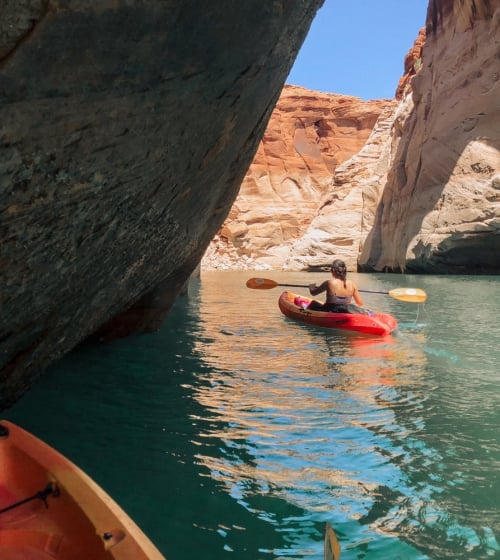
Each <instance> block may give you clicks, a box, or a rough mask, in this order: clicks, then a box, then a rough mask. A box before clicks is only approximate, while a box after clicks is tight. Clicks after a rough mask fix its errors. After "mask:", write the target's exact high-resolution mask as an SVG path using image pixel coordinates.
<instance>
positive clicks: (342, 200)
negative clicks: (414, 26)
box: [203, 0, 500, 273]
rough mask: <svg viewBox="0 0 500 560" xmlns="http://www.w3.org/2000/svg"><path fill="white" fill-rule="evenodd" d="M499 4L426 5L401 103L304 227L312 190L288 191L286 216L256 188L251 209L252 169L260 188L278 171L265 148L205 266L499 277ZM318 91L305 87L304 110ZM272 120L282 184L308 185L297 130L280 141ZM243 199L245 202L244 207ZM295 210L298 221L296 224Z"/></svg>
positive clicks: (340, 173)
mask: <svg viewBox="0 0 500 560" xmlns="http://www.w3.org/2000/svg"><path fill="white" fill-rule="evenodd" d="M499 4H500V0H494V1H481V0H455V1H453V0H441V1H433V2H431V3H430V6H429V9H428V15H427V23H426V28H425V29H422V30H421V31H420V33H419V34H418V37H417V39H416V41H415V44H414V46H413V47H412V49H410V51H409V53H408V54H407V56H406V58H405V62H404V68H405V72H404V75H403V77H402V78H401V81H400V83H399V85H398V89H397V92H396V97H397V100H398V102H396V101H394V102H392V103H386V104H385V105H384V107H385V108H384V110H383V111H382V113H381V115H380V118H379V120H378V121H377V123H376V125H375V127H374V128H373V131H372V134H371V136H370V138H369V139H368V141H367V143H366V145H365V146H364V147H363V148H362V149H361V151H360V152H359V153H357V154H355V155H354V156H353V157H352V158H351V159H349V160H348V161H345V162H344V163H342V161H341V159H340V158H337V162H336V163H338V164H339V165H338V166H336V168H335V170H334V174H333V178H332V181H331V183H330V184H329V185H328V186H327V187H326V189H325V188H324V187H323V186H322V190H321V195H320V196H318V197H317V198H316V199H315V200H316V201H317V203H318V206H317V213H316V215H315V216H313V218H312V219H311V221H310V223H309V225H308V226H307V227H305V225H306V224H305V222H306V220H307V219H308V217H309V216H310V213H309V214H307V213H306V212H305V211H304V209H307V210H311V211H312V210H313V206H311V205H310V203H311V199H310V192H311V191H310V190H308V189H307V188H302V189H295V190H294V194H293V195H291V194H290V193H287V197H289V199H290V200H291V201H293V202H292V203H291V206H292V209H291V211H290V209H289V208H288V207H286V210H285V211H283V202H282V201H279V203H276V204H275V205H274V207H273V204H272V199H271V197H268V201H269V202H268V203H267V204H266V203H265V202H264V201H265V198H264V197H263V196H261V197H260V199H259V198H257V196H256V195H257V194H259V193H258V192H257V189H254V190H253V191H252V192H251V193H250V195H252V196H254V204H253V205H252V204H251V197H250V196H249V194H248V187H247V183H248V182H249V181H250V180H251V177H252V176H253V174H254V172H255V173H258V177H259V181H260V183H261V184H265V183H266V182H267V181H271V182H272V181H273V173H274V171H275V169H276V166H270V165H268V166H267V168H266V162H265V161H263V156H265V155H266V154H265V152H264V151H263V150H262V149H259V154H260V155H259V156H258V159H256V160H255V161H254V163H253V164H252V167H251V168H250V171H249V173H248V174H247V176H246V177H245V182H244V183H243V186H242V190H241V194H240V196H239V197H238V199H237V201H236V204H235V206H234V207H233V209H232V211H231V214H230V219H229V220H228V221H227V222H226V225H227V226H228V227H227V229H226V230H222V231H221V232H220V235H219V237H217V238H216V239H215V241H214V243H213V244H212V246H211V247H210V249H209V253H208V255H207V257H208V258H207V257H206V258H205V259H204V261H203V263H204V264H205V265H208V266H219V267H226V266H231V267H239V268H241V267H245V266H246V267H248V268H262V267H270V268H286V269H299V270H300V269H310V268H316V267H321V266H326V265H327V264H328V263H329V262H330V261H331V259H332V255H335V256H338V257H341V258H344V259H345V260H346V262H347V264H348V266H349V268H350V269H351V270H356V269H359V270H367V271H368V270H376V271H382V270H390V271H404V270H406V271H412V272H428V273H429V272H430V273H432V272H438V273H439V272H440V273H475V272H482V273H499V272H500V261H499V259H498V256H497V255H498V252H499V250H500V205H499V201H500V193H499V189H500V155H499V154H500V152H499V150H500V86H499V83H500V81H499V79H498V77H499V73H500V63H499V59H498V53H499V52H500V28H499V22H500V7H499ZM312 95H313V94H312V93H310V92H307V94H305V95H304V97H305V99H304V100H303V101H302V103H303V104H304V105H305V104H307V103H308V100H309V98H311V96H312ZM280 102H281V100H280ZM273 123H274V115H273V119H272V120H271V122H270V125H269V128H271V129H273V131H274V133H275V134H273V138H274V142H275V145H279V142H280V141H281V142H282V143H286V144H287V145H286V147H283V146H281V147H280V153H281V155H282V157H283V159H284V160H285V161H284V163H283V164H282V165H283V167H284V168H286V169H287V170H288V171H289V174H288V175H287V182H288V184H293V182H294V181H296V183H297V184H299V185H301V184H302V183H303V182H304V173H303V171H302V170H301V169H300V168H299V169H297V168H296V164H294V163H293V162H294V161H295V160H296V154H295V152H294V151H293V142H292V139H291V138H290V134H289V133H284V134H282V135H281V136H279V132H278V134H276V130H278V131H279V127H277V126H276V125H274V124H273ZM283 128H285V127H283ZM285 130H286V129H285ZM332 148H333V151H329V150H331V149H332ZM335 148H336V147H335V146H333V147H332V146H331V145H329V146H325V149H324V151H323V152H322V156H323V158H325V157H327V156H328V155H335V154H336V152H335ZM275 152H276V150H275ZM270 159H272V160H273V161H274V159H275V153H273V152H271V158H270ZM289 161H290V163H289ZM254 166H255V168H254ZM266 169H267V171H266V173H267V176H266V173H265V172H264V170H266ZM315 173H317V171H316V170H315ZM282 176H284V174H283V173H281V172H280V173H278V174H277V181H276V182H279V181H280V180H281V177H282ZM319 176H321V177H324V174H320V175H319ZM305 184H306V185H307V186H308V185H310V184H313V180H309V181H308V182H307V183H305ZM316 192H317V193H318V194H319V189H318V190H317V191H316ZM301 195H302V196H301ZM240 201H241V203H242V204H243V202H246V204H247V205H246V207H245V208H244V211H242V205H241V206H240ZM293 205H295V209H294V208H293ZM299 215H300V216H301V217H303V221H302V222H300V224H298V223H297V222H293V219H294V218H296V217H297V216H299ZM247 216H249V217H250V219H249V220H248V221H247ZM280 224H284V225H285V226H286V233H287V234H288V236H286V235H283V233H282V232H281V231H280ZM263 240H264V242H265V243H263ZM264 253H265V255H266V257H263V256H262V255H263V254H264Z"/></svg>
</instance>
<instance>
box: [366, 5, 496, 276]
mask: <svg viewBox="0 0 500 560" xmlns="http://www.w3.org/2000/svg"><path fill="white" fill-rule="evenodd" d="M426 31H427V33H426V35H427V36H426V40H425V44H424V46H423V50H422V64H421V68H420V70H419V71H418V72H417V73H416V75H415V76H414V77H413V78H412V80H411V82H410V89H409V91H408V92H407V94H406V96H405V97H404V99H403V100H402V102H401V105H400V106H399V107H398V108H397V111H396V114H395V119H394V124H393V126H392V128H391V135H390V139H389V142H390V153H389V161H390V167H389V171H388V174H387V180H386V183H385V185H384V191H383V196H382V198H381V201H380V203H379V204H378V205H377V207H376V212H375V217H374V221H373V226H371V228H370V232H369V234H368V236H367V239H366V241H365V243H364V246H363V247H362V249H361V251H360V256H359V265H360V267H361V269H363V270H407V271H413V272H427V273H429V272H431V273H432V272H436V273H475V272H482V273H499V272H500V260H499V259H498V252H499V250H500V81H499V73H500V63H499V53H500V0H493V1H489V0H488V1H487V0H460V1H459V0H456V1H455V2H453V1H452V0H447V1H442V2H432V3H431V4H430V6H429V10H428V15H427V25H426Z"/></svg>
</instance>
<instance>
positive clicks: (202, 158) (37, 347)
mask: <svg viewBox="0 0 500 560" xmlns="http://www.w3.org/2000/svg"><path fill="white" fill-rule="evenodd" d="M321 4H322V0H312V1H311V0H307V1H306V0H298V1H294V2H289V1H288V0H268V1H266V2H262V1H261V0H246V1H245V2H233V1H224V0H214V1H211V2H205V3H202V2H199V1H198V0H196V1H195V0H183V1H180V0H163V1H160V0H146V1H141V2H139V1H131V2H130V1H127V2H125V1H116V0H100V1H99V2H91V1H89V0H65V1H64V2H63V1H55V0H54V1H52V0H44V1H42V0H38V1H37V0H21V1H19V0H7V1H4V2H2V7H1V17H0V58H1V65H0V246H1V254H0V275H1V283H0V288H1V291H0V306H1V312H0V408H4V407H6V406H8V405H9V404H10V403H12V402H13V401H14V400H15V399H16V398H18V397H19V396H20V395H21V394H22V393H23V391H25V390H26V389H27V387H28V386H29V384H30V381H31V379H32V377H33V376H34V375H36V374H37V373H38V372H39V371H40V370H41V369H42V368H43V367H44V366H46V365H48V364H50V363H51V362H53V361H54V360H56V359H57V358H59V357H60V356H62V355H63V354H65V353H66V352H68V351H69V350H70V349H72V348H73V347H74V346H75V345H76V344H78V343H79V342H80V341H82V340H83V339H85V338H86V337H87V336H89V335H91V334H92V333H95V332H96V331H97V330H98V329H99V328H100V327H101V326H102V325H103V324H104V323H106V322H108V321H110V320H112V319H113V318H115V320H114V321H112V322H111V323H108V324H107V327H106V329H105V330H104V331H102V336H110V335H116V333H117V329H118V330H119V331H120V333H121V334H126V333H129V332H132V331H133V330H136V329H145V330H147V329H149V328H154V327H155V326H157V325H158V324H159V323H160V322H161V320H162V318H163V317H164V316H165V314H166V313H167V312H168V310H169V308H170V306H171V305H172V302H173V301H174V300H175V297H176V295H177V293H178V292H179V290H180V289H181V288H182V286H183V285H184V283H185V281H186V279H187V278H188V277H189V275H190V274H191V272H192V271H193V270H194V269H195V268H196V266H197V265H198V264H199V261H200V259H201V257H202V255H203V253H204V251H205V249H206V247H207V245H208V243H209V242H210V240H211V239H212V238H213V236H214V234H215V233H216V231H217V230H218V228H219V227H220V225H221V223H222V222H223V220H224V219H225V217H226V216H227V213H228V211H229V209H230V208H231V205H232V203H233V201H234V198H235V197H236V194H237V192H238V189H239V186H240V184H241V182H242V180H243V177H244V175H245V172H246V170H247V169H248V166H249V164H250V162H251V161H252V158H253V156H254V154H255V151H256V149H257V146H258V144H259V141H260V139H261V137H262V134H263V133H264V130H265V128H266V125H267V122H268V119H269V117H270V115H271V112H272V109H273V107H274V105H275V103H276V101H277V99H278V97H279V94H280V91H281V89H282V86H283V82H284V80H285V78H286V76H287V75H288V72H289V69H290V67H291V65H292V62H293V60H294V59H295V56H296V53H297V51H298V49H299V47H300V45H301V43H302V41H303V39H304V37H305V35H306V33H307V31H308V28H309V25H310V23H311V21H312V18H313V17H314V15H315V12H316V10H317V9H318V7H319V6H320V5H321ZM134 304H136V306H135V307H133V308H132V309H131V310H130V313H128V314H127V315H126V316H124V315H119V314H120V313H121V312H123V311H125V310H127V309H130V308H131V306H133V305H134ZM117 317H118V318H117Z"/></svg>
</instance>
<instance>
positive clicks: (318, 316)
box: [278, 292, 398, 336]
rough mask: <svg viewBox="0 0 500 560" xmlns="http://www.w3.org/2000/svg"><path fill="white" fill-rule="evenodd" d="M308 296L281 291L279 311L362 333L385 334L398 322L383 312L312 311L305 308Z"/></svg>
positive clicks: (315, 323)
mask: <svg viewBox="0 0 500 560" xmlns="http://www.w3.org/2000/svg"><path fill="white" fill-rule="evenodd" d="M310 302H311V299H310V298H307V297H304V296H298V295H297V294H292V293H291V292H283V293H282V294H281V295H280V298H279V301H278V304H279V307H280V309H281V312H282V313H283V314H284V315H286V316H287V317H289V318H290V319H294V320H295V321H299V322H301V323H306V324H308V325H315V326H317V327H326V328H328V329H341V330H345V331H354V332H358V333H362V334H371V335H376V336H386V335H388V334H390V333H391V332H392V331H393V330H394V329H396V328H397V326H398V322H397V320H396V319H395V318H394V317H393V316H392V315H388V314H384V313H373V314H369V315H368V314H362V313H334V312H332V311H313V310H311V309H307V305H308V304H309V303H310Z"/></svg>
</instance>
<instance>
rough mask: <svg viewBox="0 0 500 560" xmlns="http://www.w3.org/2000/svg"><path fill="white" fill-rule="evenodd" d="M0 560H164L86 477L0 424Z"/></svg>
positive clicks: (23, 433) (24, 434)
mask: <svg viewBox="0 0 500 560" xmlns="http://www.w3.org/2000/svg"><path fill="white" fill-rule="evenodd" d="M0 558H6V559H7V558H8V559H9V560H18V559H19V560H50V559H58V560H70V559H71V560H89V559H92V560H101V559H106V560H146V559H147V560H162V559H163V560H164V558H165V557H164V556H163V555H162V554H161V553H160V552H159V550H158V549H157V548H156V547H155V546H154V545H153V543H152V542H151V541H150V540H149V539H148V537H147V536H146V535H145V534H144V533H143V532H142V531H141V529H140V528H139V527H138V526H137V525H136V524H135V523H134V522H133V521H132V520H131V519H130V518H129V517H128V515H127V514H126V513H125V512H124V511H123V510H122V509H121V508H120V507H119V506H118V504H116V502H114V501H113V499H112V498H111V497H110V496H109V495H108V494H106V492H105V491H104V490H103V489H102V488H101V487H99V486H98V485H97V484H96V483H95V482H94V481H93V480H92V479H91V478H90V477H88V476H87V475H86V474H85V473H84V472H83V471H82V470H80V469H79V468H78V467H77V466H76V465H74V464H73V463H72V462H71V461H69V460H68V459H66V458H65V457H64V456H63V455H61V454H60V453H59V452H57V451H56V450H55V449H53V448H52V447H50V446H49V445H47V444H45V443H44V442H42V441H41V440H40V439H38V438H36V437H35V436H33V435H32V434H30V433H28V432H26V431H25V430H23V429H21V428H20V427H18V426H16V425H15V424H12V423H11V422H8V421H6V420H3V421H1V422H0Z"/></svg>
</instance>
